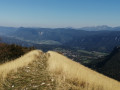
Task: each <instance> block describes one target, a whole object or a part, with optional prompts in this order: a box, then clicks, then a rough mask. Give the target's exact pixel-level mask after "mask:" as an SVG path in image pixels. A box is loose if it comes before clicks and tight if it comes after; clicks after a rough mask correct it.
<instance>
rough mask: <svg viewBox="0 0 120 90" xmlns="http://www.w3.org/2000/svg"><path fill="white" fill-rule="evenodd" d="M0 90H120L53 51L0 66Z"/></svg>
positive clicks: (26, 55) (112, 83)
mask: <svg viewBox="0 0 120 90" xmlns="http://www.w3.org/2000/svg"><path fill="white" fill-rule="evenodd" d="M0 90H120V83H119V82H118V81H115V80H113V79H111V78H108V77H106V76H104V75H102V74H99V73H97V72H95V71H93V70H91V69H89V68H87V67H84V66H83V65H81V64H79V63H77V62H74V61H72V60H70V59H68V58H67V57H65V56H63V55H61V54H58V53H56V52H52V51H49V52H47V53H43V52H42V51H39V50H34V51H31V52H29V53H28V54H25V55H24V56H22V57H20V58H18V59H16V60H14V61H10V62H7V63H5V64H2V65H0Z"/></svg>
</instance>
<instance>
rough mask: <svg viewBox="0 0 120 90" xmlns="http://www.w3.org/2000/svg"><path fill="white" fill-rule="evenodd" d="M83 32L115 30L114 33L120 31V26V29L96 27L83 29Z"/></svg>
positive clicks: (104, 26) (105, 26) (119, 27)
mask: <svg viewBox="0 0 120 90" xmlns="http://www.w3.org/2000/svg"><path fill="white" fill-rule="evenodd" d="M80 29H81V30H87V31H100V30H113V31H120V26H118V27H110V26H107V25H102V26H94V27H82V28H80Z"/></svg>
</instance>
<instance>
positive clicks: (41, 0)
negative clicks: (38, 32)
mask: <svg viewBox="0 0 120 90" xmlns="http://www.w3.org/2000/svg"><path fill="white" fill-rule="evenodd" d="M96 25H109V26H120V0H0V26H17V27H19V26H26V27H76V28H79V27H84V26H96Z"/></svg>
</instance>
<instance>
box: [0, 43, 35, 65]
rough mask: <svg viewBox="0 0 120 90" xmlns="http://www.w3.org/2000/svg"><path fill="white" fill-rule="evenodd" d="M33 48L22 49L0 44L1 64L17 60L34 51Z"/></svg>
mask: <svg viewBox="0 0 120 90" xmlns="http://www.w3.org/2000/svg"><path fill="white" fill-rule="evenodd" d="M33 49H34V48H33V47H29V48H28V47H22V46H18V45H15V44H11V45H8V44H5V43H0V64H2V63H5V62H7V61H10V60H13V59H16V58H18V57H20V56H22V55H24V54H25V53H27V52H29V51H31V50H33Z"/></svg>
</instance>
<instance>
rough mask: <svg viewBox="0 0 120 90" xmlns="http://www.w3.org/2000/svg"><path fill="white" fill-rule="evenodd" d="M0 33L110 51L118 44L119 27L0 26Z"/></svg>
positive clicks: (33, 40) (27, 40)
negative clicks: (88, 28)
mask: <svg viewBox="0 0 120 90" xmlns="http://www.w3.org/2000/svg"><path fill="white" fill-rule="evenodd" d="M94 29H96V30H94ZM99 29H100V30H99ZM111 29H112V30H111ZM0 35H4V36H7V37H8V36H9V38H11V39H13V41H15V40H14V39H16V40H20V41H25V42H28V43H34V44H46V45H63V46H70V47H75V48H76V47H77V48H79V49H84V50H88V51H100V52H111V51H112V50H113V48H114V47H115V46H119V45H120V42H119V41H120V28H119V27H114V28H112V27H107V26H98V27H93V29H92V27H91V28H90V31H89V30H85V29H84V28H80V29H73V28H25V27H20V28H12V27H0ZM7 41H8V40H7Z"/></svg>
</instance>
